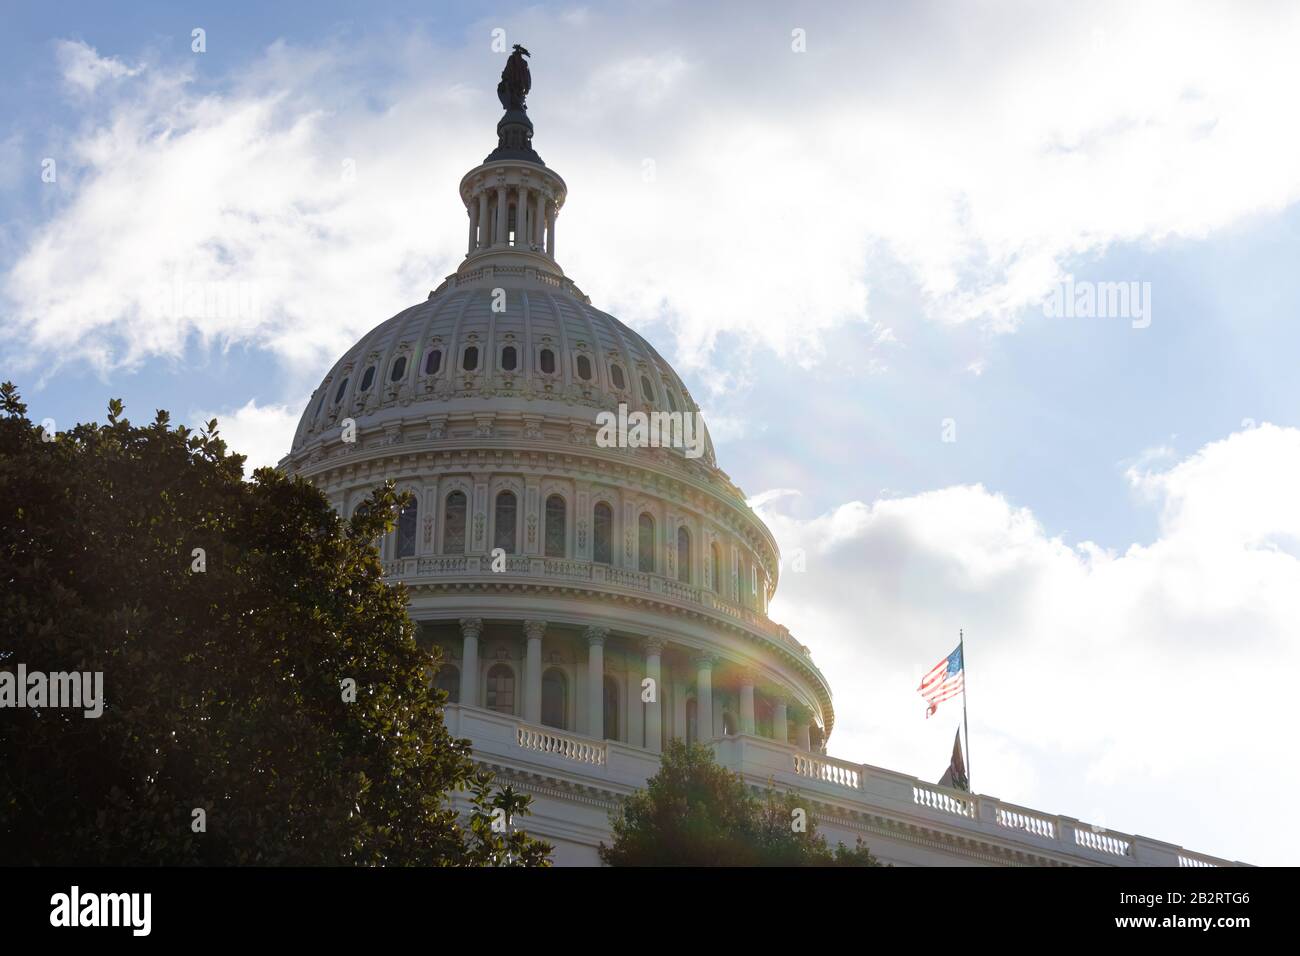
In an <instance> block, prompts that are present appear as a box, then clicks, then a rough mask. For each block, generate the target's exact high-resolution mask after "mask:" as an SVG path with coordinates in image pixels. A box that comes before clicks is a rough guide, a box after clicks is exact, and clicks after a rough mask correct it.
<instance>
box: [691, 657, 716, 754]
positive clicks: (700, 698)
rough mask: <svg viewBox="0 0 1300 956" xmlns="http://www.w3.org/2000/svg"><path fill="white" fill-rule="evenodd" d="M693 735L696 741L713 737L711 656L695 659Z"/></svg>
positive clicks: (705, 740) (704, 741)
mask: <svg viewBox="0 0 1300 956" xmlns="http://www.w3.org/2000/svg"><path fill="white" fill-rule="evenodd" d="M695 667H696V674H695V736H696V739H697V742H699V743H707V742H708V741H710V740H712V739H713V658H712V657H709V656H707V655H706V656H703V657H697V658H696V659H695Z"/></svg>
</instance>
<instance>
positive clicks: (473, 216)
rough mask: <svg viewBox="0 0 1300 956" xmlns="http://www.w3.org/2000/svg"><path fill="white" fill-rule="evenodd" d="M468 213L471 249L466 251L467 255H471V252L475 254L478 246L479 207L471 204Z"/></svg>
mask: <svg viewBox="0 0 1300 956" xmlns="http://www.w3.org/2000/svg"><path fill="white" fill-rule="evenodd" d="M468 211H469V248H468V249H466V250H465V254H466V255H469V254H470V253H471V252H473V251H474V247H475V246H476V245H478V206H477V205H475V204H474V203H470V205H469V210H468Z"/></svg>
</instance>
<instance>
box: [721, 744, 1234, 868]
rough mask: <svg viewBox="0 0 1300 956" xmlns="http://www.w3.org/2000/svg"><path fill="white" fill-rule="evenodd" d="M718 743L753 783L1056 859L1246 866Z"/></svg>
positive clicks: (902, 778) (814, 758)
mask: <svg viewBox="0 0 1300 956" xmlns="http://www.w3.org/2000/svg"><path fill="white" fill-rule="evenodd" d="M713 747H714V750H715V751H716V752H717V753H718V759H719V763H721V764H722V765H723V766H725V767H727V768H728V769H729V770H733V771H735V772H738V773H741V774H744V775H747V776H749V777H750V778H751V780H752V781H755V785H764V784H766V783H767V782H769V781H771V782H773V783H775V784H776V785H777V786H786V787H794V788H797V789H798V790H800V791H806V792H810V793H814V794H818V795H820V796H821V797H822V798H823V799H826V800H828V801H829V800H837V801H844V802H845V803H844V805H845V806H846V808H850V809H853V808H856V807H857V806H859V805H865V806H866V807H869V808H872V809H873V810H879V809H882V808H883V809H888V810H890V811H892V812H894V813H897V814H898V815H899V818H900V819H904V820H908V821H911V822H913V823H915V822H919V821H920V820H922V819H926V820H928V821H930V823H931V824H932V825H934V826H937V827H942V828H950V827H957V828H959V829H960V830H973V831H979V833H981V834H982V835H983V836H984V838H986V839H989V840H997V839H1003V840H1006V839H1010V840H1015V841H1016V842H1017V843H1020V844H1023V845H1029V846H1031V847H1033V848H1034V849H1036V850H1038V851H1039V852H1042V853H1045V854H1051V855H1054V856H1056V857H1062V856H1064V857H1066V858H1073V859H1075V860H1077V861H1079V862H1083V863H1089V862H1090V863H1093V864H1102V865H1105V864H1110V865H1119V866H1182V867H1193V866H1195V867H1205V866H1238V865H1241V864H1236V863H1232V862H1230V861H1228V860H1220V859H1216V858H1215V857H1211V856H1207V855H1205V854H1200V853H1193V852H1191V851H1188V850H1184V849H1182V848H1181V847H1177V846H1174V845H1172V844H1168V843H1163V842H1161V841H1159V840H1152V839H1150V838H1148V837H1141V836H1133V835H1131V834H1127V833H1116V832H1113V831H1110V830H1106V829H1103V828H1101V827H1096V826H1091V825H1089V824H1086V823H1080V822H1079V821H1078V820H1075V819H1073V818H1072V817H1067V816H1058V815H1055V814H1050V813H1042V812H1040V811H1037V810H1030V809H1028V808H1026V807H1021V806H1016V805H1015V804H1011V803H1006V802H1004V801H1002V800H999V799H997V798H996V797H990V796H985V795H983V794H973V793H967V792H965V791H961V790H952V789H949V788H947V787H940V786H938V785H936V784H931V783H927V782H925V781H923V780H918V779H917V778H916V777H911V776H908V775H907V774H902V773H897V772H895V771H892V770H885V769H883V768H881V767H873V766H871V765H869V764H858V763H853V762H852V761H848V760H838V759H836V758H834V757H828V756H826V755H825V754H816V753H807V752H805V751H802V750H799V749H798V748H795V747H792V746H790V745H789V744H784V743H780V742H778V741H775V740H770V739H768V738H765V737H755V736H749V735H736V736H726V737H720V738H717V739H715V740H714V741H713Z"/></svg>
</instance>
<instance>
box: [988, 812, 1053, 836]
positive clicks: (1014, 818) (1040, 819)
mask: <svg viewBox="0 0 1300 956" xmlns="http://www.w3.org/2000/svg"><path fill="white" fill-rule="evenodd" d="M993 819H994V820H995V821H996V822H997V825H998V826H1000V827H1006V828H1007V829H1008V830H1024V831H1025V832H1026V833H1032V834H1034V835H1035V836H1040V837H1046V838H1047V839H1049V840H1055V839H1056V821H1055V820H1052V819H1050V818H1048V817H1045V816H1042V815H1041V814H1038V813H1033V812H1031V811H1029V810H1019V809H1016V808H1013V807H1009V806H999V807H995V808H994V813H993Z"/></svg>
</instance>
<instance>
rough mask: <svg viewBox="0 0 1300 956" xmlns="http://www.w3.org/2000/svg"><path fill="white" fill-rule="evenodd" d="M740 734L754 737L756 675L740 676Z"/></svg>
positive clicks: (744, 674) (746, 673)
mask: <svg viewBox="0 0 1300 956" xmlns="http://www.w3.org/2000/svg"><path fill="white" fill-rule="evenodd" d="M740 732H741V733H742V734H749V735H750V736H751V737H752V736H753V735H754V675H753V674H751V673H749V672H748V671H746V672H745V673H743V674H741V675H740Z"/></svg>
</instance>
